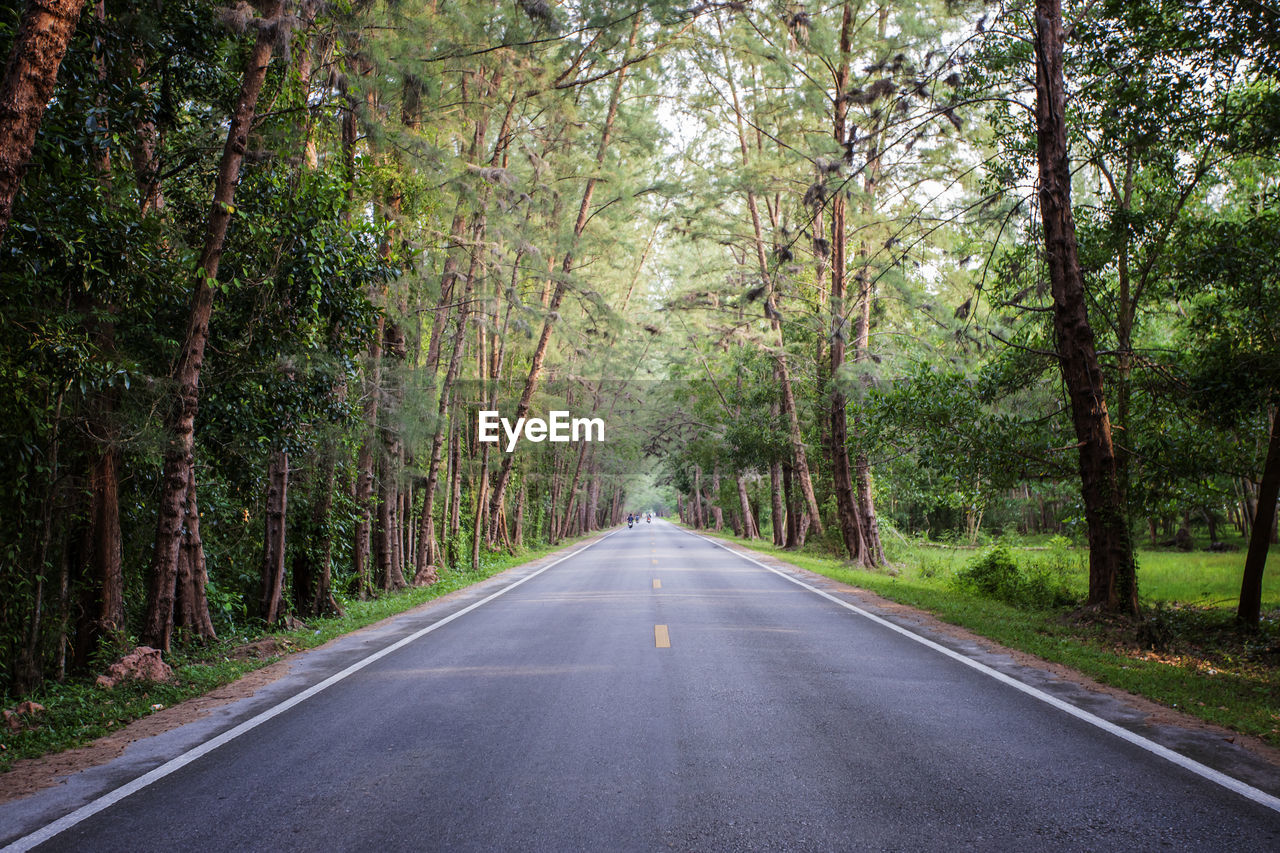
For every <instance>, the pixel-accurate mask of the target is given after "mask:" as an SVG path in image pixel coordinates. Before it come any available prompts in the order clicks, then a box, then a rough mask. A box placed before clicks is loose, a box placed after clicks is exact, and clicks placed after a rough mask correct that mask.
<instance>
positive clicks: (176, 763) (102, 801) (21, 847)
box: [0, 530, 617, 853]
mask: <svg viewBox="0 0 1280 853" xmlns="http://www.w3.org/2000/svg"><path fill="white" fill-rule="evenodd" d="M613 533H617V531H616V530H615V531H614V532H613ZM613 533H607V534H605V535H604V536H601V537H600V538H599V539H597V540H596V541H595V542H590V543H588V544H587V545H584V546H583V547H581V548H579V549H578V550H576V551H574V552H573V553H572V554H566V555H564V556H563V557H561V558H560V559H558V560H556V561H554V562H551V563H548V564H547V565H545V566H543V567H542V568H540V569H538V570H537V571H536V572H533V573H532V574H529V575H526V576H525V577H522V578H521V579H520V580H518V581H516V582H515V583H513V584H511V585H510V586H505V587H503V588H502V589H500V590H498V591H497V592H495V593H493V594H492V595H489V596H486V597H485V598H482V599H480V600H479V601H477V602H475V603H474V604H469V605H467V606H466V607H464V608H462V609H461V610H459V611H458V612H457V613H452V614H450V615H448V616H446V617H444V618H443V619H441V620H439V621H438V622H432V623H431V624H430V625H428V626H427V627H425V628H422V629H421V630H418V631H415V632H414V633H412V634H410V635H409V636H407V637H404V638H403V639H400V640H397V641H396V642H394V643H392V644H391V645H389V646H387V647H385V648H383V649H380V650H378V651H376V652H374V653H373V654H371V655H369V656H368V657H365V658H361V659H360V660H358V661H356V662H355V663H353V664H351V666H349V667H347V668H346V669H344V670H342V671H341V672H338V673H335V674H334V675H331V676H329V677H328V678H326V679H325V680H324V681H321V682H320V683H318V684H313V685H312V686H311V687H308V688H307V689H306V690H303V691H302V692H301V693H298V694H296V695H294V696H291V697H290V698H288V699H286V700H284V701H283V702H281V703H280V704H279V705H274V706H272V707H270V708H268V709H267V710H265V711H263V712H262V713H260V714H258V715H257V716H256V717H251V718H249V719H248V720H245V721H244V722H243V723H241V724H240V725H238V726H236V727H235V728H233V729H228V730H227V731H225V732H223V733H222V734H220V735H218V736H217V737H215V738H213V739H212V740H208V741H205V742H204V743H202V744H200V745H199V746H197V747H195V748H194V749H191V750H189V751H187V752H184V753H183V754H182V755H179V756H177V757H176V758H173V759H170V760H169V761H167V762H165V763H164V764H161V765H160V766H159V767H157V768H155V769H154V770H152V771H151V772H149V773H146V774H144V775H142V776H139V777H138V778H137V779H134V780H133V781H132V782H128V783H126V784H124V785H122V786H120V787H119V788H116V789H115V790H114V791H109V792H108V793H106V794H103V795H102V796H101V797H99V798H98V799H96V800H94V801H92V802H90V803H86V804H85V805H83V806H81V807H80V808H78V809H76V810H75V811H73V812H71V813H70V814H67V815H64V816H62V817H60V818H58V819H57V820H55V821H54V822H53V823H50V824H47V825H46V826H44V827H42V828H40V829H38V830H36V831H35V832H33V833H31V834H30V835H26V836H24V837H22V838H19V839H18V840H17V841H14V842H12V843H11V844H9V845H8V846H7V847H5V848H3V849H0V853H26V851H28V850H30V849H32V848H33V847H36V846H38V845H40V844H43V843H44V842H46V841H48V840H49V839H51V838H53V837H54V836H56V835H58V834H59V833H62V832H66V831H67V830H68V829H70V828H71V827H73V826H75V825H76V824H78V823H80V822H82V821H84V820H86V819H88V818H90V817H93V816H94V815H96V814H97V813H98V812H100V811H102V810H103V809H106V808H109V807H111V806H113V805H115V804H116V803H118V802H120V801H121V800H123V799H124V798H125V797H127V796H129V795H130V794H133V793H136V792H138V791H141V790H142V789H143V788H145V787H147V786H148V785H150V784H151V783H153V782H157V781H159V780H160V779H163V778H164V777H166V776H168V775H169V774H171V773H174V772H176V771H178V770H181V769H182V768H183V767H186V766H187V765H188V764H190V763H191V762H193V761H195V760H196V759H197V758H200V757H201V756H202V755H207V754H208V753H210V752H213V751H214V750H215V749H217V748H218V747H220V746H222V745H223V744H227V743H230V742H231V741H233V740H235V739H236V738H238V737H240V735H242V734H244V733H245V732H248V731H251V730H253V729H256V728H257V727H258V726H260V725H262V724H263V723H265V722H266V721H267V720H270V719H271V718H273V717H277V716H279V715H280V714H283V713H284V712H285V711H288V710H289V709H290V708H292V707H294V706H295V705H299V704H301V703H303V702H305V701H307V700H308V699H310V698H311V697H312V696H315V695H316V694H317V693H320V692H321V691H323V690H326V689H328V688H330V687H332V686H333V685H335V684H337V683H338V682H339V681H342V680H343V679H345V678H347V677H348V676H351V675H354V674H355V673H357V672H359V671H360V670H362V669H364V668H365V667H366V666H368V665H369V664H371V663H374V662H375V661H378V660H381V659H382V658H384V657H386V656H387V655H389V654H391V653H392V652H394V651H396V650H397V649H401V648H403V647H405V646H407V645H409V644H410V643H412V642H414V641H415V640H420V639H422V638H423V637H425V636H426V635H427V634H430V633H431V632H432V631H434V630H436V629H437V628H440V627H443V626H445V625H448V624H449V623H450V622H452V621H453V620H455V619H457V618H459V617H461V616H465V615H466V614H468V613H470V612H471V611H472V610H475V609H476V608H477V607H479V606H481V605H482V604H488V603H489V602H490V601H493V600H494V599H495V598H497V597H498V596H500V595H505V594H507V593H508V592H510V591H511V590H513V589H515V588H516V587H518V586H520V584H522V583H525V582H526V581H531V580H533V579H534V578H536V577H537V576H538V575H540V574H542V573H543V572H545V571H547V570H548V569H550V568H552V567H554V566H558V565H559V564H560V563H563V562H564V561H565V560H568V559H569V558H570V557H576V556H578V555H579V554H581V553H582V552H583V551H585V550H587V549H588V548H590V547H591V546H592V545H595V544H597V543H599V542H603V541H604V540H605V539H608V538H609V537H610V536H612V535H613Z"/></svg>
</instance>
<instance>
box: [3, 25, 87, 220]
mask: <svg viewBox="0 0 1280 853" xmlns="http://www.w3.org/2000/svg"><path fill="white" fill-rule="evenodd" d="M84 5H85V4H84V0H27V4H26V6H25V7H24V9H23V11H22V20H21V21H20V22H19V24H18V33H17V35H16V36H15V37H14V40H13V47H11V48H10V49H9V61H8V63H7V64H6V65H5V70H4V80H3V81H0V241H2V240H3V239H4V234H5V231H6V230H7V229H8V227H9V220H10V219H12V218H13V204H14V200H15V199H17V197H18V189H19V188H20V186H21V184H22V176H23V174H24V173H25V172H26V170H27V163H28V162H29V161H30V160H31V150H32V149H33V148H34V147H35V142H36V134H37V133H39V132H40V124H41V122H42V121H43V119H44V111H45V108H46V107H47V106H48V105H49V101H50V100H51V99H52V98H53V90H54V87H55V86H56V85H57V83H58V69H59V68H60V67H61V66H62V58H63V56H65V55H66V52H67V46H68V45H69V44H70V43H71V37H72V36H73V35H74V34H75V31H76V23H77V22H78V21H79V20H80V13H81V12H82V11H83V10H84Z"/></svg>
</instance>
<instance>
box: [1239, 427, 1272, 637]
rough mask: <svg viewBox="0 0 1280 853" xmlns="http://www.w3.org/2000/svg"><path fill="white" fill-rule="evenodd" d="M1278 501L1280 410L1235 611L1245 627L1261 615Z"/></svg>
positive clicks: (1260, 488)
mask: <svg viewBox="0 0 1280 853" xmlns="http://www.w3.org/2000/svg"><path fill="white" fill-rule="evenodd" d="M1277 499H1280V411H1273V412H1272V413H1271V441H1270V442H1269V443H1268V445H1267V458H1266V461H1265V462H1264V463H1263V465H1262V482H1261V483H1260V484H1259V487H1258V502H1257V510H1256V511H1255V513H1254V516H1253V526H1252V528H1251V532H1250V534H1249V550H1248V552H1247V553H1246V554H1245V558H1244V577H1243V579H1242V580H1241V582H1240V606H1239V607H1237V608H1236V618H1237V619H1239V620H1240V621H1241V622H1243V623H1244V624H1246V625H1257V624H1258V621H1259V619H1260V618H1261V615H1262V572H1263V569H1265V568H1266V565H1267V552H1268V550H1269V549H1270V547H1271V531H1272V526H1273V525H1274V524H1275V522H1276V501H1277Z"/></svg>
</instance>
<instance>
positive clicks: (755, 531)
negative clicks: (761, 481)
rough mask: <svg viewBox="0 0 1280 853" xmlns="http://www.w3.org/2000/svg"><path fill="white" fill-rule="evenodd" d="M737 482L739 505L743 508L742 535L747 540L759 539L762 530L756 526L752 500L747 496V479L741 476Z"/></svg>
mask: <svg viewBox="0 0 1280 853" xmlns="http://www.w3.org/2000/svg"><path fill="white" fill-rule="evenodd" d="M736 480H737V483H738V504H739V505H740V506H741V508H742V534H743V536H744V537H746V538H747V539H759V538H760V528H759V527H758V526H756V519H755V516H754V515H753V514H752V512H751V500H750V498H748V496H747V481H746V478H745V477H743V476H742V475H741V474H739V475H738V476H737V478H736Z"/></svg>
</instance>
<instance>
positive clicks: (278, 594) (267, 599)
mask: <svg viewBox="0 0 1280 853" xmlns="http://www.w3.org/2000/svg"><path fill="white" fill-rule="evenodd" d="M288 500H289V457H288V455H286V454H285V453H284V451H281V450H276V451H273V452H272V454H271V460H270V463H269V464H268V467H267V513H266V520H265V522H264V527H263V535H262V599H261V602H260V607H259V612H260V613H261V614H262V621H264V622H266V623H267V624H268V625H274V624H275V623H276V622H279V621H280V620H281V619H282V618H283V617H284V543H285V513H286V511H287V507H288Z"/></svg>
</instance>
